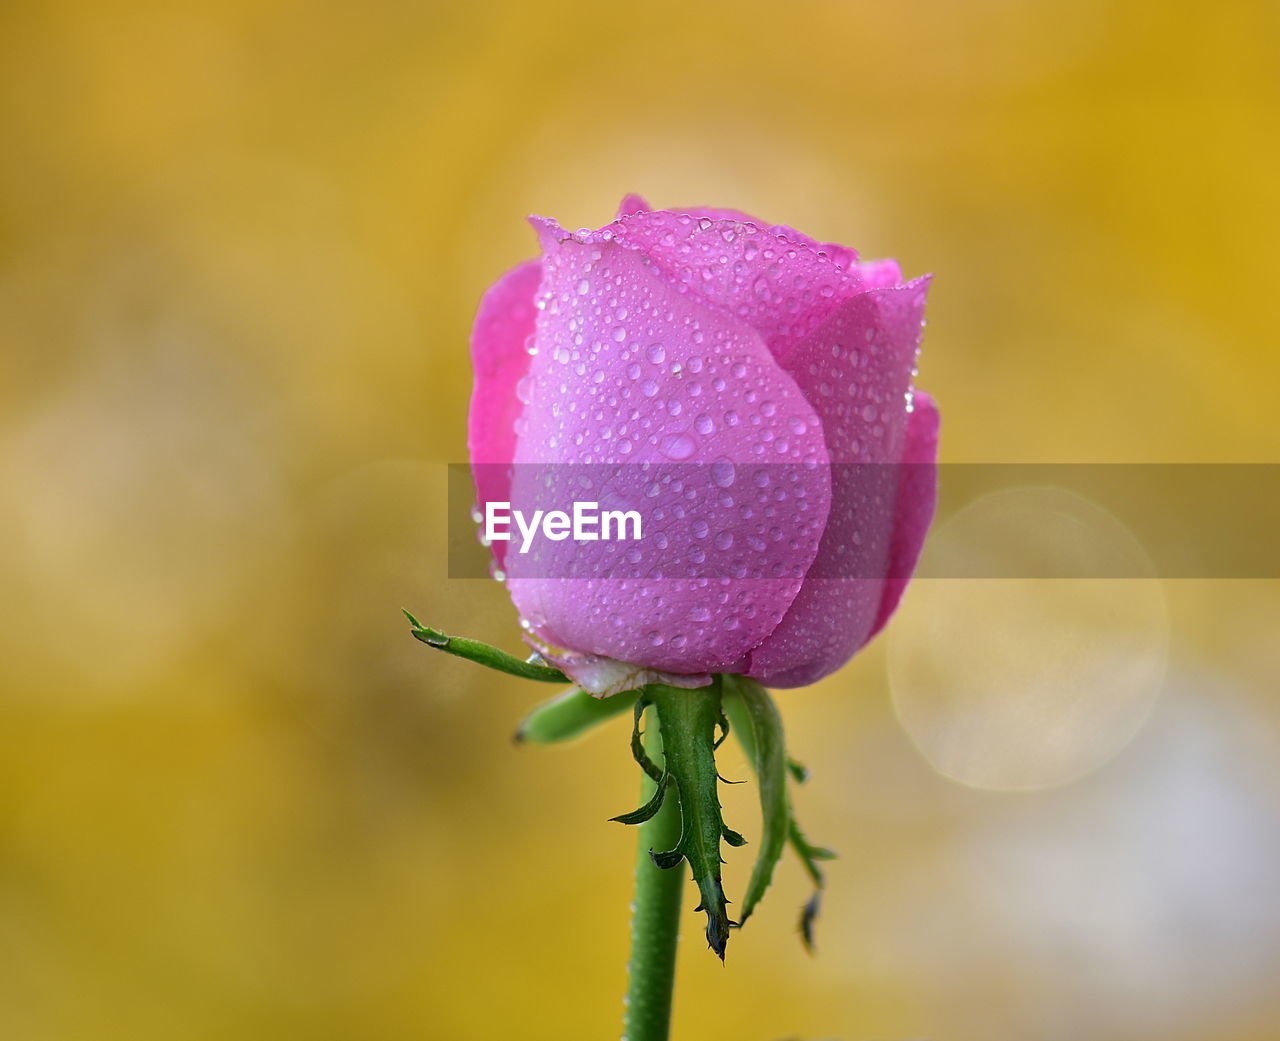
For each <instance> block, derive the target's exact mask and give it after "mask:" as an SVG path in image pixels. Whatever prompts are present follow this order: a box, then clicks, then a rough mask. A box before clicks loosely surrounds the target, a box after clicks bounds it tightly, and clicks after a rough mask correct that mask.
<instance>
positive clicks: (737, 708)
mask: <svg viewBox="0 0 1280 1041" xmlns="http://www.w3.org/2000/svg"><path fill="white" fill-rule="evenodd" d="M724 710H725V712H726V713H727V714H728V716H729V719H730V721H731V722H732V723H733V732H734V733H735V734H737V735H738V740H739V742H740V743H741V744H742V748H743V751H745V752H746V754H747V758H748V759H749V760H750V761H751V765H752V766H753V767H754V769H755V772H756V777H757V778H758V779H759V782H760V811H761V814H762V817H763V825H762V829H761V832H762V834H761V840H760V852H759V853H757V854H756V863H755V867H753V868H752V870H751V881H750V882H749V883H748V884H747V895H746V897H745V898H744V899H743V902H742V922H744V923H745V922H746V920H747V919H748V918H749V917H750V916H751V913H752V912H753V911H754V910H755V909H756V907H757V906H758V905H759V903H760V901H761V900H762V899H763V898H764V894H765V891H766V890H767V889H768V888H769V884H770V883H771V882H772V881H773V872H774V868H775V867H777V864H778V861H779V859H781V857H782V851H783V849H784V848H785V846H786V844H787V830H788V824H789V822H790V817H791V814H790V806H789V805H788V802H787V771H788V766H787V752H786V740H785V736H784V734H783V730H782V717H781V716H780V715H779V714H778V709H777V707H776V706H775V705H774V703H773V699H772V698H770V697H769V693H768V691H766V690H765V689H764V688H763V687H762V686H760V684H758V683H756V682H755V681H754V680H750V679H747V678H746V677H744V676H726V677H725V679H724Z"/></svg>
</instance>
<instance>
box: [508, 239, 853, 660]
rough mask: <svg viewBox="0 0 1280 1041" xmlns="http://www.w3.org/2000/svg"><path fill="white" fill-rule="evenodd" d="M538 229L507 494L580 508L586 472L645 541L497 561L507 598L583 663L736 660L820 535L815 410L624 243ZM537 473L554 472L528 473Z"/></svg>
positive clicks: (546, 547) (772, 614)
mask: <svg viewBox="0 0 1280 1041" xmlns="http://www.w3.org/2000/svg"><path fill="white" fill-rule="evenodd" d="M538 226H539V228H540V233H541V235H542V237H543V241H544V247H545V249H546V250H547V252H546V256H545V257H544V262H543V270H544V281H543V291H544V293H545V294H546V296H545V301H546V306H545V309H544V310H542V311H540V312H539V316H538V331H537V340H538V347H539V353H538V355H537V356H536V357H535V358H534V359H533V364H532V366H531V368H530V372H529V375H530V395H531V396H530V404H529V406H528V407H527V408H526V410H525V412H524V415H523V416H522V423H525V424H527V425H526V426H525V428H524V430H523V432H522V433H521V434H520V435H519V436H518V438H517V445H516V455H515V459H516V463H517V467H516V469H517V473H516V475H515V480H514V482H513V486H512V498H511V501H512V502H513V504H517V506H516V508H520V509H528V508H529V507H530V506H531V504H534V503H537V504H542V503H546V504H553V503H556V504H558V508H561V509H565V508H567V505H568V504H569V503H570V502H572V501H573V500H575V499H578V500H581V499H583V498H585V495H584V492H583V490H582V489H581V487H580V486H579V485H578V484H577V483H576V482H577V481H578V480H579V479H580V478H582V477H583V476H584V473H583V472H582V471H581V468H582V467H587V468H588V473H589V478H590V479H591V480H592V481H593V484H592V487H591V488H590V489H589V491H590V498H591V499H592V500H597V501H600V502H601V503H602V505H603V504H604V503H606V502H607V503H609V504H610V508H613V507H615V506H617V507H625V506H627V505H628V504H629V505H630V506H631V508H635V509H638V510H639V511H640V513H641V514H642V516H643V518H644V523H645V538H644V539H643V540H641V541H640V542H630V543H627V542H617V541H614V542H608V543H606V542H597V543H587V544H576V543H574V542H571V541H564V542H548V541H546V540H541V541H539V542H538V543H537V544H536V545H535V546H534V547H533V548H532V549H531V550H530V552H528V553H527V554H522V553H513V552H510V551H509V552H508V553H507V556H506V565H507V573H508V576H509V578H508V587H509V589H510V591H511V594H512V597H513V599H514V600H515V602H516V605H517V607H518V608H519V609H520V611H521V613H522V615H523V616H524V617H525V619H526V620H527V621H528V622H529V623H530V624H531V625H532V626H533V627H534V629H535V631H537V632H539V633H540V634H542V635H544V636H545V637H546V638H547V639H549V640H550V641H551V642H554V643H559V644H561V645H567V646H571V647H572V649H573V650H575V651H578V652H581V653H590V654H596V655H602V656H606V657H610V658H615V659H618V660H622V661H627V662H631V663H633V664H636V665H642V666H646V667H649V668H654V669H660V670H662V671H667V672H676V673H681V672H699V673H700V672H705V671H726V670H729V669H731V668H736V667H739V666H741V665H743V664H744V663H745V655H746V653H747V651H748V650H750V648H752V647H753V646H755V645H756V644H757V643H759V642H760V641H761V640H763V639H764V638H765V637H766V636H767V635H768V634H769V633H770V632H771V631H772V630H773V629H774V628H775V627H776V626H777V624H778V622H779V621H780V620H781V618H782V616H783V614H784V613H785V612H786V609H787V607H788V605H789V604H790V603H791V601H792V599H793V598H794V597H795V595H796V592H797V590H798V589H799V588H800V584H801V581H802V578H803V575H804V573H805V571H806V570H807V569H808V567H809V565H810V564H811V563H812V561H813V558H814V555H815V554H816V552H817V546H818V542H819V539H820V537H821V532H822V530H823V528H824V527H825V525H826V520H827V513H828V510H829V508H830V473H829V470H828V467H827V466H826V463H827V461H828V456H827V452H826V447H825V444H824V442H823V439H822V432H821V428H820V425H819V423H818V421H817V417H816V415H815V414H814V411H813V409H812V408H811V406H810V405H809V404H808V403H807V402H806V401H805V400H804V396H803V395H802V394H801V393H800V391H799V389H798V388H797V387H796V385H795V383H794V381H793V380H792V379H791V378H790V377H789V376H788V375H787V374H786V373H785V372H783V371H782V370H781V369H780V368H779V367H778V365H777V364H776V363H775V362H774V360H773V358H772V356H771V355H770V353H769V351H768V350H767V348H766V347H765V345H764V344H763V342H762V341H761V339H760V337H759V336H758V335H757V334H756V333H755V332H754V331H753V330H752V329H751V328H749V327H748V326H746V325H743V324H742V323H740V322H738V321H735V320H734V319H732V318H731V317H729V316H727V315H725V314H723V313H722V312H719V311H716V310H712V309H709V308H707V307H705V306H703V305H702V304H701V303H700V301H699V300H698V299H697V298H696V297H693V296H691V295H689V294H684V293H681V292H680V291H679V288H678V287H676V286H674V285H672V284H671V283H670V282H669V281H668V280H667V279H666V278H664V277H662V276H661V274H660V273H659V272H658V271H656V270H655V269H654V266H653V265H652V264H650V263H649V262H648V261H647V260H646V259H645V257H644V256H643V255H642V254H641V253H640V252H639V251H638V250H635V249H631V248H623V247H621V246H619V245H618V244H617V243H614V242H610V241H608V240H601V239H596V238H595V237H593V236H591V235H587V236H569V235H568V234H567V233H565V232H564V231H563V230H562V229H560V228H559V227H558V226H557V225H555V224H554V223H553V222H538ZM584 238H585V240H586V241H583V239H584ZM752 460H759V462H758V463H753V462H752ZM539 463H541V464H556V465H552V466H545V465H544V466H541V467H539V466H533V465H525V464H539ZM566 464H577V467H578V469H575V468H574V467H572V466H569V465H566ZM646 465H647V469H646ZM757 482H759V483H757ZM566 575H568V576H575V577H563V576H566ZM576 576H590V577H576ZM556 634H564V636H565V637H566V638H560V637H559V636H557V635H556ZM570 635H571V636H572V643H567V642H566V639H567V637H568V636H570Z"/></svg>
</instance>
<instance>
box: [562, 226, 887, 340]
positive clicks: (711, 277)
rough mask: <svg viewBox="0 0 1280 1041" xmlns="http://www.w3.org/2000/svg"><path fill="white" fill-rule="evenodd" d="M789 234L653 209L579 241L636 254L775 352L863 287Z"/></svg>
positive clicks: (840, 265)
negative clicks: (609, 245)
mask: <svg viewBox="0 0 1280 1041" xmlns="http://www.w3.org/2000/svg"><path fill="white" fill-rule="evenodd" d="M795 234H796V233H794V232H792V231H791V230H790V229H775V228H769V227H765V228H761V227H758V226H757V225H756V224H754V223H752V222H744V221H739V220H732V219H714V218H712V217H707V216H703V217H694V216H691V215H689V214H684V213H675V212H672V211H669V210H654V211H650V212H646V213H635V214H631V215H630V216H626V217H622V218H620V219H618V220H616V221H614V222H613V223H612V224H609V225H606V226H605V227H604V228H601V229H600V230H599V231H596V232H587V233H583V234H581V235H580V240H581V241H583V242H591V243H604V242H616V243H619V244H621V245H623V246H625V247H627V248H628V249H633V250H637V251H639V252H641V253H643V254H644V256H645V257H646V258H647V259H648V260H649V262H650V263H651V264H653V265H654V266H655V267H656V268H657V269H658V270H660V271H661V272H662V273H663V274H665V275H666V276H667V277H668V278H669V279H670V280H671V281H672V282H674V283H675V284H676V285H677V286H678V287H679V289H680V291H681V292H683V293H688V294H692V295H693V296H695V297H697V299H698V300H700V301H702V302H703V303H705V304H707V305H708V306H710V307H714V308H716V309H718V310H720V311H723V312H724V313H725V314H728V315H732V316H733V317H735V318H737V319H738V320H740V321H742V322H744V323H745V324H747V325H749V326H750V327H751V328H753V329H755V330H756V331H757V332H758V333H760V335H761V336H762V337H763V338H764V341H765V344H766V345H767V346H768V348H769V350H770V352H772V353H773V354H774V356H775V357H778V358H783V357H785V356H786V355H787V353H789V351H790V350H791V349H792V348H793V347H794V345H795V344H797V343H799V342H800V341H802V340H803V339H804V338H805V337H806V336H808V335H809V334H810V333H812V332H813V330H814V329H816V328H817V327H818V326H819V325H821V324H822V322H823V321H825V320H826V318H827V317H828V316H829V315H830V314H831V312H832V311H834V310H835V309H836V307H838V306H839V304H840V303H841V301H842V300H844V299H846V298H848V297H850V296H853V295H855V294H856V293H859V292H861V291H862V288H863V285H862V280H861V276H860V275H859V274H858V272H857V271H856V270H852V269H851V265H850V264H849V263H848V261H847V258H843V259H842V258H837V257H833V256H830V255H828V254H826V253H824V252H822V251H821V249H820V248H819V247H818V246H817V245H816V244H814V243H813V242H812V240H807V241H798V240H797V239H796V238H792V237H788V236H793V235H795ZM850 255H852V254H851V253H850ZM853 267H855V268H856V265H853Z"/></svg>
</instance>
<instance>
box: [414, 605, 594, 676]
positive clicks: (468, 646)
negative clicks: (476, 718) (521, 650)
mask: <svg viewBox="0 0 1280 1041" xmlns="http://www.w3.org/2000/svg"><path fill="white" fill-rule="evenodd" d="M404 616H405V617H406V618H407V619H409V625H410V626H411V628H410V629H409V631H410V632H411V633H412V634H413V638H414V639H415V640H419V641H420V642H422V643H425V644H426V645H427V646H428V647H434V648H435V649H436V650H438V651H444V652H445V654H452V655H455V656H457V657H459V658H466V659H467V660H468V661H473V662H475V663H476V664H477V665H484V666H486V667H487V668H490V669H495V670H496V671H498V672H505V673H507V674H508V675H510V676H519V677H521V678H522V679H526V680H540V681H542V682H543V683H568V682H569V678H568V677H567V676H566V675H565V674H564V673H563V672H561V671H560V670H559V669H553V668H551V667H549V666H547V665H539V664H538V663H537V662H531V661H521V660H520V659H519V658H517V657H516V656H515V655H513V654H508V653H507V652H506V651H500V650H498V648H497V647H491V646H490V645H489V644H487V643H482V642H481V641H480V640H469V639H467V638H466V637H465V636H446V635H445V634H444V633H442V632H441V631H440V630H439V629H432V628H431V627H430V626H426V625H423V624H422V623H421V622H419V621H418V620H417V619H416V618H414V617H413V615H411V614H410V613H409V612H408V611H405V612H404Z"/></svg>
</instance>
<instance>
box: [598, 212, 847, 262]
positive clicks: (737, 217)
mask: <svg viewBox="0 0 1280 1041" xmlns="http://www.w3.org/2000/svg"><path fill="white" fill-rule="evenodd" d="M675 212H676V213H687V214H688V215H689V216H690V217H710V218H711V219H712V220H732V221H739V222H741V223H743V224H754V225H755V226H756V227H757V228H763V229H764V230H766V231H771V232H773V233H774V234H775V235H780V236H782V237H783V238H785V239H789V240H790V241H791V242H803V243H804V244H805V245H806V246H811V247H812V248H813V249H815V250H817V251H818V252H821V253H825V254H827V256H829V257H831V258H832V260H834V261H835V262H836V263H837V264H839V265H840V266H841V267H843V268H846V269H848V268H851V267H853V266H854V265H855V264H856V263H857V260H858V251H857V250H856V249H853V248H851V247H849V246H842V245H840V244H839V243H838V242H819V241H818V240H817V239H814V238H810V237H809V236H808V235H806V234H805V233H804V232H802V231H796V229H795V228H792V227H789V226H788V225H786V224H774V223H772V222H771V221H767V220H761V219H760V218H759V217H753V216H751V214H749V213H743V212H742V211H741V210H725V209H718V208H716V207H714V206H690V207H685V208H683V209H681V208H677V209H676V210H675ZM619 216H622V215H621V214H619Z"/></svg>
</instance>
